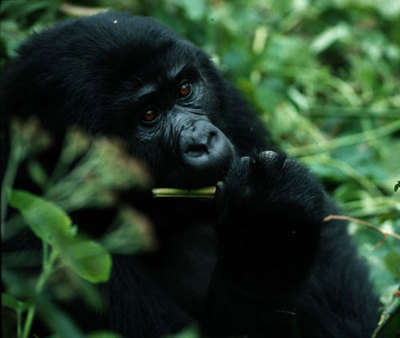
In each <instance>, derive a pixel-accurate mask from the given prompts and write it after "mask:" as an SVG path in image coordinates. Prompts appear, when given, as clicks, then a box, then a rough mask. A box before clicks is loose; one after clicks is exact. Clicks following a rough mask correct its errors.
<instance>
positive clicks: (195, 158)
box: [109, 50, 234, 188]
mask: <svg viewBox="0 0 400 338" xmlns="http://www.w3.org/2000/svg"><path fill="white" fill-rule="evenodd" d="M171 54H173V55H179V54H178V53H177V51H176V50H172V51H171ZM164 57H165V56H164ZM167 59H170V60H173V58H172V57H170V58H167ZM155 60H157V58H156V59H155ZM164 60H165V59H164ZM182 61H186V62H182ZM182 61H181V62H182V63H180V64H179V63H178V64H177V63H176V62H171V64H169V65H166V64H165V62H163V64H162V67H154V64H153V66H152V67H150V68H151V69H154V68H156V69H157V68H158V69H159V71H158V72H157V74H156V76H150V74H145V75H144V76H143V78H141V79H140V81H138V80H137V79H136V80H133V81H132V80H131V81H128V82H126V83H125V86H131V88H132V90H131V91H130V92H131V93H132V94H131V95H130V100H131V102H130V103H129V104H128V105H127V107H129V109H128V111H125V113H124V114H125V118H122V119H121V121H127V120H128V121H129V120H132V118H134V119H135V121H132V123H131V124H130V125H129V124H128V125H121V124H120V123H117V125H115V124H113V123H111V125H113V128H115V131H116V133H117V134H118V135H121V134H124V135H126V139H128V140H129V144H130V149H131V152H132V153H133V155H134V156H135V157H138V158H140V159H143V160H144V162H145V163H147V165H148V166H149V169H150V171H151V172H152V174H153V176H154V178H155V181H156V184H157V185H158V186H170V187H173V186H175V187H186V188H191V187H196V186H202V185H212V184H215V183H216V182H217V181H218V180H219V179H221V178H222V177H223V176H224V175H225V173H226V171H227V169H228V167H229V166H230V162H231V159H232V157H233V153H234V150H233V146H232V144H231V142H230V141H229V140H228V138H227V137H226V136H225V135H224V133H223V132H222V131H221V130H220V129H219V128H218V127H217V126H216V125H215V124H214V123H212V121H211V118H212V117H213V115H215V114H213V112H214V111H216V110H217V108H216V105H217V98H215V97H212V96H211V94H210V93H209V91H208V90H207V87H208V83H207V79H206V78H205V77H204V76H203V75H202V73H201V70H200V68H199V66H198V65H196V63H195V62H194V61H193V59H191V58H186V60H182ZM122 99H123V98H122ZM122 111H124V109H122ZM126 115H131V116H130V117H129V118H126ZM109 125H110V124H109ZM114 126H115V127H114Z"/></svg>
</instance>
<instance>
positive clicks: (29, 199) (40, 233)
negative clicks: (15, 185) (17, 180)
mask: <svg viewBox="0 0 400 338" xmlns="http://www.w3.org/2000/svg"><path fill="white" fill-rule="evenodd" d="M9 203H10V205H11V206H12V207H14V208H16V209H18V210H19V211H20V212H21V214H22V216H23V217H24V219H25V221H26V222H27V224H28V225H29V227H30V228H31V229H32V231H33V232H34V233H35V235H36V236H37V237H39V238H40V239H42V240H44V241H45V242H47V243H49V244H52V245H54V244H56V243H57V242H58V241H59V240H61V239H63V238H69V237H71V236H72V235H73V234H72V231H71V225H72V221H71V219H70V218H69V216H68V215H67V214H66V213H65V212H64V211H63V210H62V209H61V208H59V207H58V206H56V205H55V204H53V203H51V202H49V201H46V200H45V199H42V198H40V197H38V196H35V195H33V194H31V193H29V192H27V191H23V190H11V191H10V193H9Z"/></svg>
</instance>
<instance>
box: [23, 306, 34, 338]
mask: <svg viewBox="0 0 400 338" xmlns="http://www.w3.org/2000/svg"><path fill="white" fill-rule="evenodd" d="M35 314H36V306H35V304H32V305H31V306H29V309H28V314H27V315H26V320H25V325H24V332H23V333H22V338H28V337H29V333H30V332H31V328H32V323H33V318H35Z"/></svg>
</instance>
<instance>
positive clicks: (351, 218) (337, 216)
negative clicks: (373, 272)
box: [323, 215, 400, 248]
mask: <svg viewBox="0 0 400 338" xmlns="http://www.w3.org/2000/svg"><path fill="white" fill-rule="evenodd" d="M333 219H336V220H342V221H350V222H354V223H359V224H362V225H365V226H366V227H368V228H371V229H374V230H376V231H379V232H380V233H381V234H382V236H383V237H382V240H381V241H380V242H379V243H378V244H377V245H376V246H375V247H376V248H379V247H380V246H381V245H382V244H383V243H385V241H386V238H387V236H391V237H394V238H396V239H398V240H400V235H398V234H396V233H394V232H391V231H388V230H384V229H381V228H378V227H376V226H375V225H372V224H371V223H368V222H365V221H363V220H361V219H358V218H353V217H348V216H342V215H329V216H326V217H325V218H324V219H323V221H324V222H329V221H331V220H333Z"/></svg>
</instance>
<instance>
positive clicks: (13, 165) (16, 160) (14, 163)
mask: <svg viewBox="0 0 400 338" xmlns="http://www.w3.org/2000/svg"><path fill="white" fill-rule="evenodd" d="M15 147H16V148H18V145H16V146H15ZM18 153H19V152H18V150H16V149H15V148H12V149H11V151H10V156H9V161H8V164H7V169H6V172H5V175H4V178H3V182H2V184H1V234H2V235H3V233H4V226H5V220H6V216H7V207H8V189H10V188H11V187H12V185H13V183H14V180H15V176H16V175H17V171H18V166H19V164H20V162H21V156H19V154H18Z"/></svg>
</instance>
